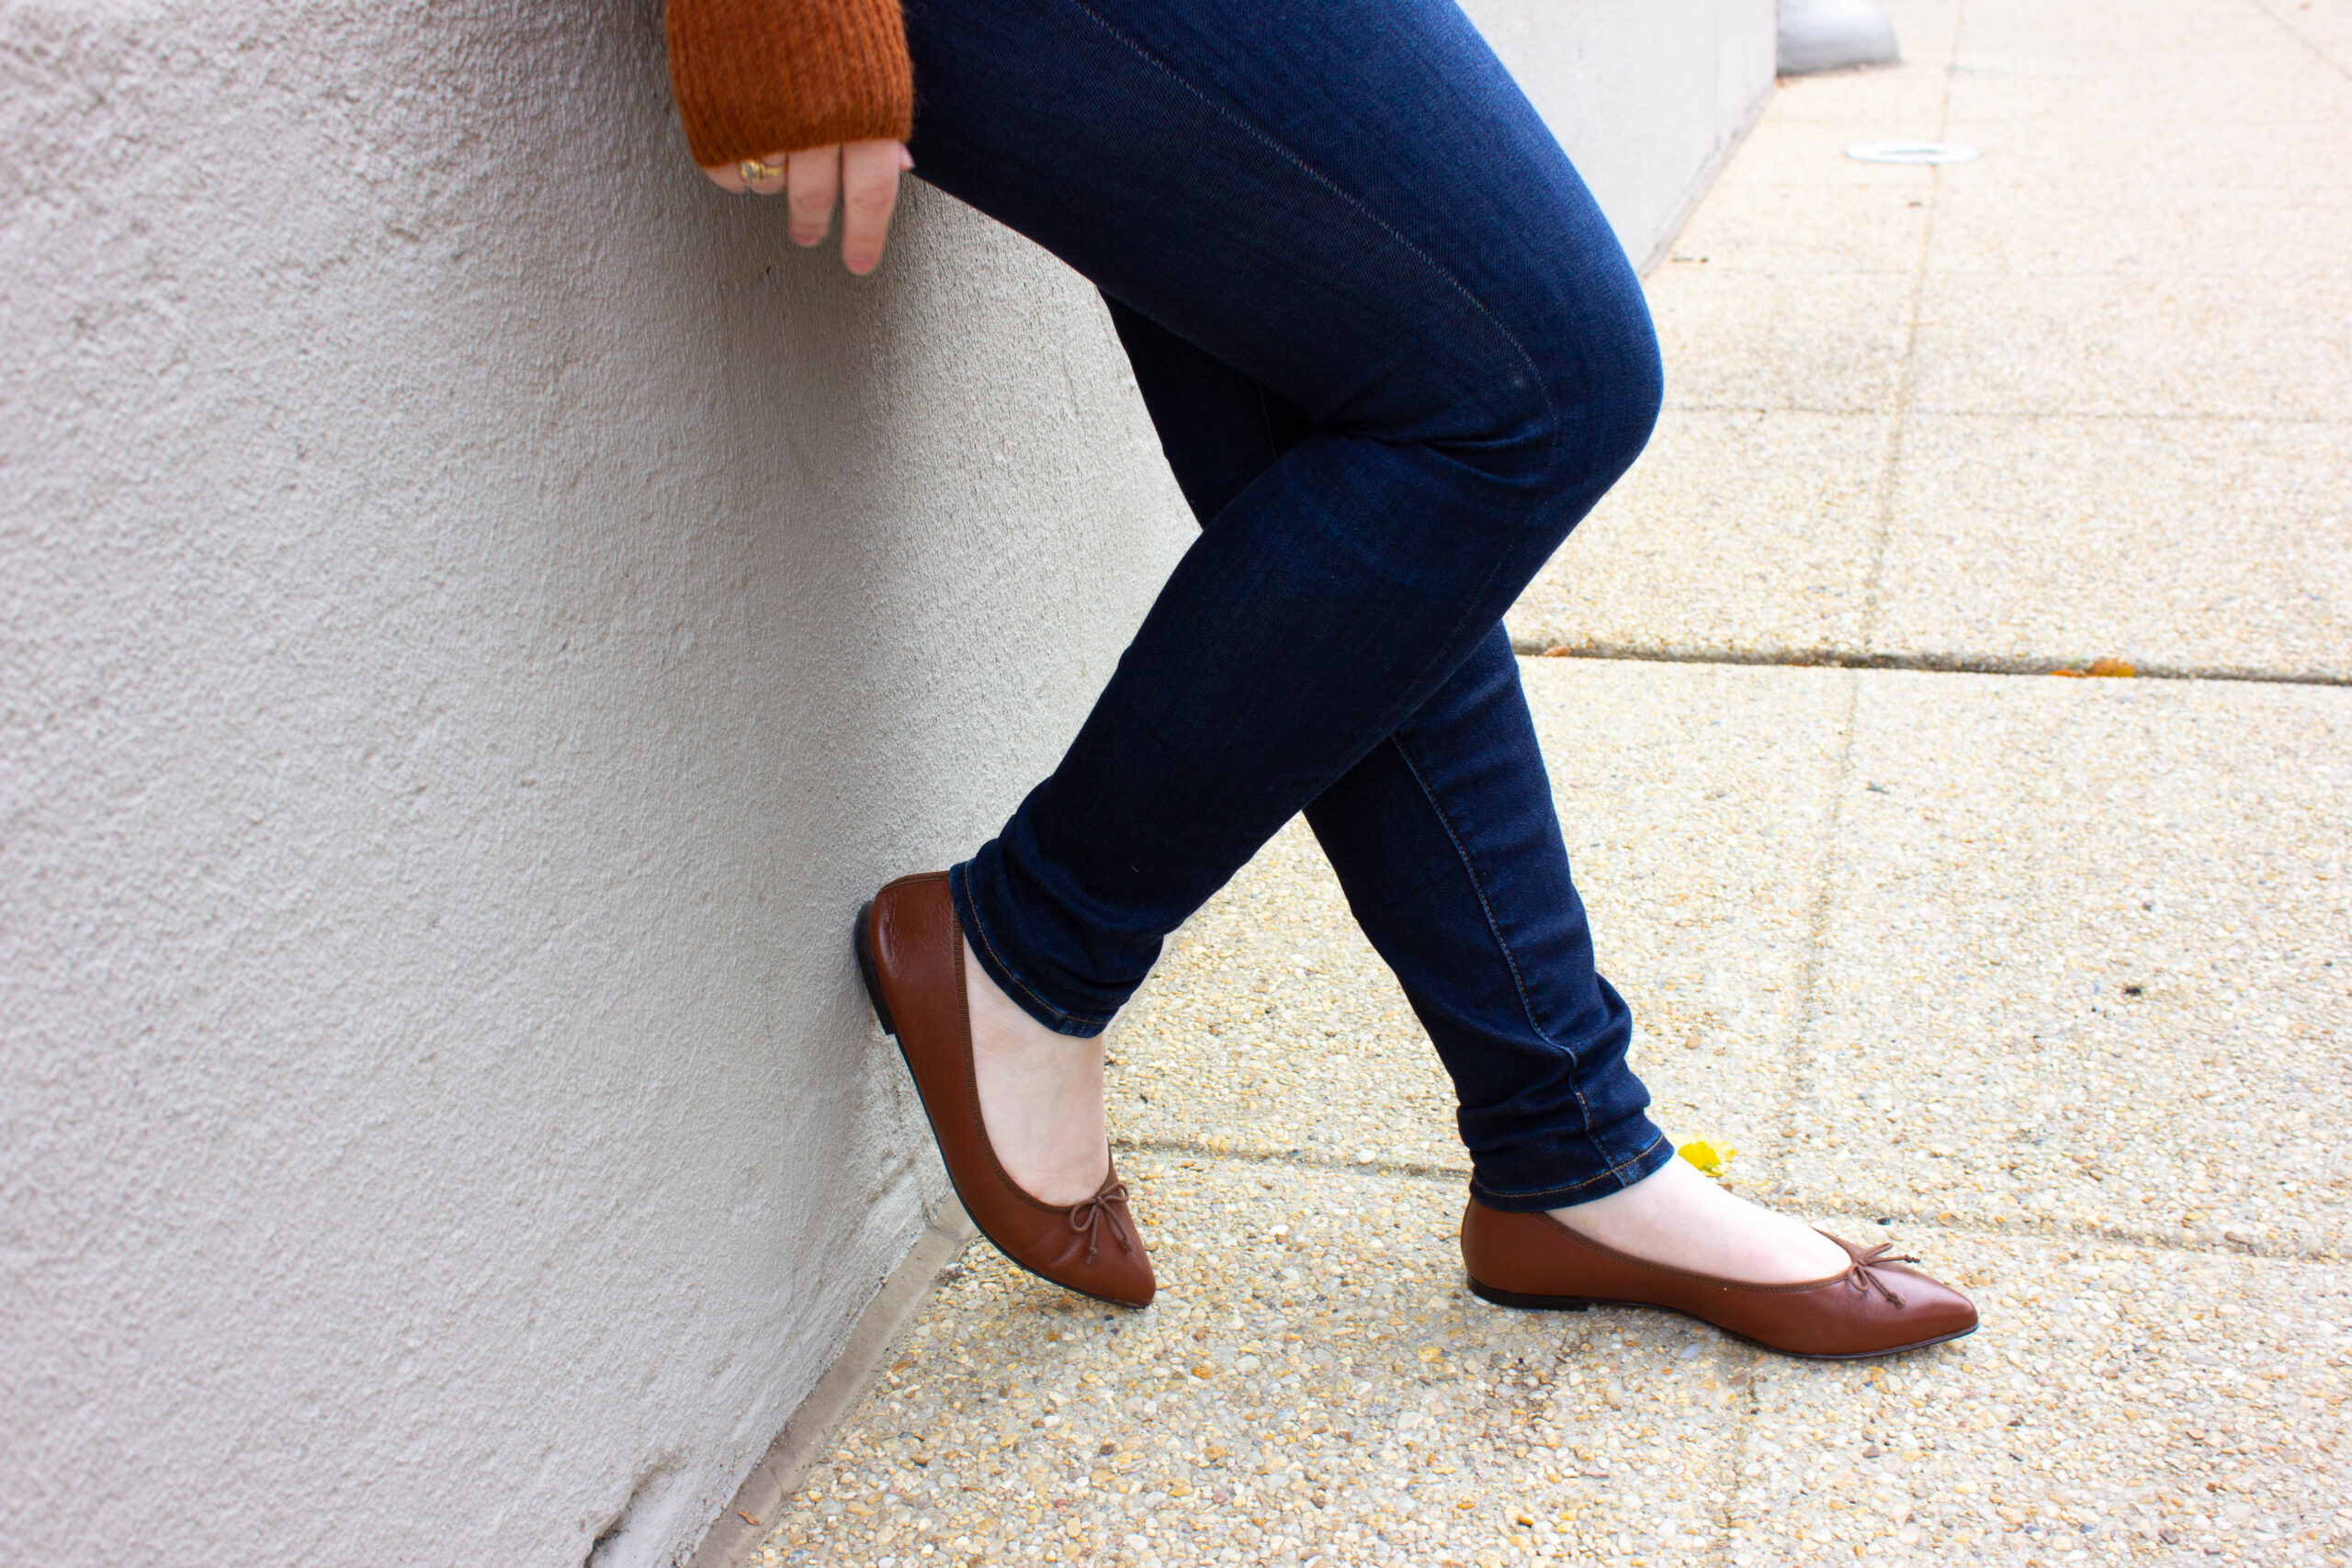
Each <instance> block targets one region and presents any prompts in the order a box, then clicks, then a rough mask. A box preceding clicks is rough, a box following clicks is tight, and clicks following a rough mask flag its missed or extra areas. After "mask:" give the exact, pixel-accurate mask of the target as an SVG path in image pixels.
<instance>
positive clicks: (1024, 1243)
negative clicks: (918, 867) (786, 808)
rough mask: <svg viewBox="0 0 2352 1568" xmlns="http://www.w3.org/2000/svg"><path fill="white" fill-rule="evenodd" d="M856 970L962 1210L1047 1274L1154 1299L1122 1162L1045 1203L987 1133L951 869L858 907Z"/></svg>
mask: <svg viewBox="0 0 2352 1568" xmlns="http://www.w3.org/2000/svg"><path fill="white" fill-rule="evenodd" d="M856 947H857V967H858V973H859V974H860V975H862V976H865V993H866V995H867V996H868V997H870V998H873V1001H874V1013H875V1016H876V1018H878V1019H880V1020H881V1021H882V1028H883V1030H884V1032H886V1033H888V1034H891V1035H894V1036H896V1037H897V1039H898V1042H899V1055H902V1056H904V1057H905V1058H906V1059H907V1070H908V1071H909V1072H910V1073H912V1074H913V1075H914V1080H915V1090H916V1092H917V1093H918V1094H920V1095H922V1108H923V1113H924V1114H925V1115H927V1116H929V1117H930V1118H931V1131H932V1135H933V1137H935V1138H937V1139H938V1140H939V1153H940V1156H941V1158H943V1159H944V1160H945V1161H946V1163H947V1176H948V1179H949V1180H951V1181H953V1182H954V1183H955V1184H956V1197H958V1198H960V1199H962V1200H963V1202H964V1212H965V1213H967V1214H969V1215H971V1216H972V1223H973V1224H976V1225H978V1227H979V1230H980V1234H981V1235H984V1236H987V1237H988V1238H989V1241H991V1242H993V1243H995V1244H996V1247H997V1250H998V1251H1000V1252H1001V1253H1003V1254H1004V1255H1005V1256H1006V1257H1007V1258H1012V1260H1013V1261H1014V1262H1015V1263H1018V1264H1020V1265H1021V1267H1023V1269H1028V1270H1029V1272H1031V1273H1032V1274H1035V1275H1036V1276H1037V1277H1038V1278H1040V1279H1042V1280H1051V1281H1052V1282H1053V1283H1055V1284H1057V1285H1059V1286H1062V1287H1063V1288H1064V1289H1066V1290H1071V1291H1076V1292H1079V1293H1080V1295H1086V1296H1092V1297H1093V1298H1094V1299H1095V1300H1097V1301H1103V1302H1110V1303H1114V1305H1118V1306H1132V1307H1140V1306H1148V1305H1150V1304H1151V1294H1152V1289H1153V1280H1152V1276H1151V1259H1150V1258H1148V1257H1147V1256H1146V1255H1145V1253H1144V1249H1143V1238H1142V1237H1141V1236H1140V1235H1137V1234H1136V1222H1135V1216H1134V1215H1133V1214H1131V1213H1128V1211H1127V1190H1126V1187H1125V1184H1124V1183H1122V1182H1121V1181H1120V1180H1119V1173H1118V1171H1117V1170H1115V1169H1114V1170H1113V1171H1112V1172H1111V1173H1110V1174H1109V1175H1108V1176H1106V1177H1104V1178H1103V1185H1102V1187H1101V1188H1100V1189H1099V1190H1096V1192H1095V1194H1094V1196H1093V1197H1091V1198H1089V1199H1088V1200H1086V1201H1084V1202H1082V1203H1071V1204H1058V1203H1043V1202H1039V1201H1037V1200H1036V1199H1035V1198H1032V1197H1031V1196H1029V1194H1028V1193H1026V1192H1023V1190H1021V1189H1020V1188H1019V1187H1018V1186H1016V1185H1014V1183H1013V1180H1012V1178H1011V1177H1010V1176H1007V1175H1006V1174H1005V1172H1004V1167H1003V1166H1002V1165H1001V1164H1000V1163H999V1162H998V1160H997V1157H996V1149H995V1147H994V1145H991V1144H990V1143H989V1133H988V1125H987V1123H986V1122H984V1121H982V1119H981V1117H980V1090H979V1083H978V1079H976V1078H975V1077H973V1074H972V1013H971V1009H970V1007H969V1006H968V1005H967V1000H966V998H965V993H964V932H963V929H962V928H961V927H960V926H959V925H957V924H956V906H955V902H954V900H952V899H951V898H950V897H948V895H947V874H946V873H944V872H929V873H925V874H922V875H919V876H902V877H900V878H899V880H898V881H896V882H893V883H891V884H890V885H889V886H888V887H885V888H883V889H882V891H881V892H879V893H877V894H876V895H875V896H874V901H873V902H872V903H871V904H868V905H867V906H865V908H863V909H860V910H859V911H858V912H857V931H856Z"/></svg>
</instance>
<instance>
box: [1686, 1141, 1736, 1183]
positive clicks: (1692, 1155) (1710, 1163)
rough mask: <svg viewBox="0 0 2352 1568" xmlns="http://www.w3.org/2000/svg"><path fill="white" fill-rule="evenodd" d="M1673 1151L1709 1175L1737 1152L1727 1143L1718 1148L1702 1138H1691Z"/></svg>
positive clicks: (1719, 1168) (1720, 1167)
mask: <svg viewBox="0 0 2352 1568" xmlns="http://www.w3.org/2000/svg"><path fill="white" fill-rule="evenodd" d="M1675 1152H1676V1153H1677V1154H1679V1155H1680V1156H1682V1157H1683V1158H1684V1159H1687V1160H1689V1161H1690V1162H1691V1164H1692V1165H1695V1166H1697V1167H1698V1168H1700V1169H1701V1170H1703V1171H1705V1172H1706V1173H1707V1174H1708V1175H1709V1176H1713V1175H1714V1174H1715V1172H1717V1171H1719V1170H1721V1169H1722V1168H1724V1161H1725V1160H1727V1159H1729V1158H1731V1156H1734V1155H1736V1154H1737V1153H1739V1151H1738V1150H1737V1149H1735V1148H1733V1147H1731V1146H1730V1145H1724V1147H1722V1148H1720V1149H1719V1148H1717V1147H1715V1145H1713V1144H1711V1143H1709V1142H1707V1140H1706V1139H1704V1138H1693V1139H1692V1140H1691V1142H1689V1143H1687V1144H1685V1145H1682V1146H1681V1147H1680V1148H1679V1149H1678V1150H1676V1151H1675Z"/></svg>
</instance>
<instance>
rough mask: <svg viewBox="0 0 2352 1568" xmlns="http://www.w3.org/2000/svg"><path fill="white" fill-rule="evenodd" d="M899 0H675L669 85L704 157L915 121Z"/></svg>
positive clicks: (668, 15) (898, 127) (868, 132)
mask: <svg viewBox="0 0 2352 1568" xmlns="http://www.w3.org/2000/svg"><path fill="white" fill-rule="evenodd" d="M663 21H664V26H665V30H666V31H667V32H668V34H669V38H670V90H671V92H673V94H675V95H676V96H677V100H678V118H679V119H681V120H682V121H684V124H685V128H686V146H687V148H688V150H689V151H690V152H692V153H693V154H694V160H695V163H697V164H732V163H735V162H737V161H738V160H741V159H744V158H756V157H759V156H760V155H762V154H763V153H767V152H796V151H797V150H799V149H800V148H803V147H822V146H826V145H828V144H829V143H831V142H835V141H865V140H867V139H869V138H874V137H885V138H893V139H896V140H898V141H905V140H906V138H907V136H908V134H909V133H910V131H911V130H913V127H914V76H913V72H912V71H911V70H910V68H909V66H908V63H907V32H906V24H905V21H904V19H903V18H902V17H900V15H899V0H667V10H666V12H665V14H664V17H663Z"/></svg>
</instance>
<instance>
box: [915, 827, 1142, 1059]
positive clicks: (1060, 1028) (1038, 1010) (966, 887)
mask: <svg viewBox="0 0 2352 1568" xmlns="http://www.w3.org/2000/svg"><path fill="white" fill-rule="evenodd" d="M965 864H967V863H959V864H956V865H952V866H950V867H948V868H947V895H948V897H950V898H952V899H953V900H955V904H956V924H958V925H960V926H962V927H963V928H964V939H965V940H966V941H967V942H970V943H971V944H972V956H973V957H975V958H977V959H978V960H979V961H980V967H981V968H983V969H985V970H987V971H988V975H989V979H991V980H993V981H995V982H996V987H997V989H998V990H1000V991H1002V992H1003V993H1004V994H1005V995H1006V996H1008V997H1011V998H1012V1000H1013V1002H1014V1004H1015V1005H1016V1006H1018V1007H1019V1008H1020V1009H1021V1010H1022V1011H1023V1012H1025V1013H1027V1014H1028V1015H1029V1016H1030V1017H1031V1018H1034V1019H1035V1020H1036V1021H1038V1022H1039V1023H1042V1024H1044V1025H1045V1026H1046V1028H1047V1029H1050V1030H1052V1031H1053V1032H1055V1033H1057V1034H1068V1035H1071V1036H1073V1037H1075V1038H1077V1039H1080V1040H1091V1039H1092V1038H1093V1037H1094V1036H1096V1035H1098V1034H1100V1033H1102V1032H1103V1031H1104V1030H1105V1029H1108V1028H1109V1027H1110V1026H1111V1020H1112V1019H1113V1018H1114V1017H1115V1016H1117V1015H1116V1014H1114V1013H1103V1014H1101V1015H1099V1016H1097V1015H1093V1014H1088V1013H1076V1012H1065V1011H1063V1010H1061V1009H1059V1008H1057V1007H1056V1006H1054V1004H1053V1003H1051V1002H1049V1001H1047V1000H1046V998H1043V997H1041V996H1039V995H1038V994H1037V990H1036V987H1034V986H1032V985H1030V984H1029V982H1028V981H1026V980H1024V979H1023V978H1022V977H1021V976H1020V975H1019V974H1018V973H1016V972H1015V971H1014V970H1013V969H1012V967H1011V966H1010V965H1008V964H1006V963H1005V959H1004V954H1003V953H1001V951H999V949H998V946H997V944H996V943H995V942H991V941H990V940H989V929H988V925H987V923H986V922H985V921H983V920H982V919H980V911H979V906H978V905H977V904H975V903H974V902H973V901H972V887H971V879H970V878H969V877H968V876H967V875H966V874H965Z"/></svg>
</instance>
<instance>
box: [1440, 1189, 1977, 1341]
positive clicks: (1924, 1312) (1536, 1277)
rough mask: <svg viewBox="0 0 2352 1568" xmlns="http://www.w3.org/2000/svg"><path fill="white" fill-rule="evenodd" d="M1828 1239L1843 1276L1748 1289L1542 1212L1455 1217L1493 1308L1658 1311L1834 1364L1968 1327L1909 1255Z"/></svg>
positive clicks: (1949, 1295)
mask: <svg viewBox="0 0 2352 1568" xmlns="http://www.w3.org/2000/svg"><path fill="white" fill-rule="evenodd" d="M1820 1234H1822V1235H1829V1233H1828V1232H1826V1231H1823V1232H1822V1233H1820ZM1829 1239H1830V1240H1832V1241H1834V1242H1837V1243H1838V1246H1839V1247H1844V1248H1845V1249H1846V1256H1847V1257H1848V1258H1850V1259H1851V1260H1852V1261H1851V1262H1850V1263H1849V1265H1848V1266H1847V1269H1846V1271H1845V1272H1844V1273H1842V1274H1832V1275H1830V1276H1829V1277H1828V1278H1827V1279H1826V1280H1805V1281H1803V1282H1801V1283H1798V1284H1793V1285H1751V1284H1747V1283H1744V1282H1742V1281H1740V1280H1719V1279H1716V1278H1714V1277H1713V1276H1712V1275H1708V1274H1693V1273H1690V1272H1687V1271H1686V1270H1683V1269H1668V1268H1666V1267H1664V1266H1663V1265H1661V1264H1656V1263H1645V1262H1644V1261H1642V1259H1640V1258H1634V1257H1631V1256H1629V1255H1627V1254H1625V1253H1623V1252H1619V1251H1618V1250H1617V1249H1616V1248H1614V1247H1604V1246H1602V1245H1601V1244H1600V1243H1599V1242H1597V1241H1594V1240H1592V1239H1591V1238H1589V1237H1588V1236H1582V1235H1577V1233H1576V1232H1575V1231H1573V1230H1571V1229H1569V1228H1568V1227H1567V1226H1566V1225H1564V1224H1561V1223H1560V1222H1559V1221H1557V1220H1555V1219H1554V1218H1553V1217H1552V1216H1551V1215H1549V1214H1544V1213H1534V1214H1515V1213H1505V1212H1504V1211H1502V1210H1499V1209H1489V1208H1488V1207H1487V1206H1486V1205H1485V1204H1484V1203H1481V1202H1479V1201H1477V1200H1476V1198H1473V1199H1472V1200H1471V1201H1470V1207H1469V1208H1468V1210H1467V1211H1465V1212H1464V1214H1463V1216H1462V1261H1463V1263H1464V1266H1465V1267H1466V1268H1467V1269H1468V1270H1469V1274H1470V1289H1471V1291H1472V1292H1474V1293H1475V1294H1477V1295H1479V1296H1483V1297H1485V1298H1486V1299H1487V1301H1490V1302H1493V1303H1496V1304H1497V1305H1498V1306H1508V1307H1549V1308H1554V1309H1556V1310H1560V1311H1566V1312H1582V1311H1583V1310H1584V1309H1585V1308H1587V1307H1589V1306H1594V1305H1599V1306H1652V1307H1664V1308H1666V1309H1667V1310H1668V1311H1669V1312H1679V1313H1682V1314H1687V1315H1689V1316H1691V1317H1695V1318H1697V1319H1699V1320H1700V1321H1701V1322H1702V1323H1711V1324H1713V1325H1715V1326H1716V1327H1717V1328H1720V1329H1722V1330H1724V1332H1725V1333H1727V1334H1735V1335H1737V1336H1738V1337H1740V1338H1742V1339H1746V1340H1747V1341H1749V1342H1750V1343H1752V1344H1757V1345H1761V1346H1762V1347H1764V1348H1766V1349H1767V1350H1778V1351H1780V1352H1781V1354H1782V1355H1784V1356H1808V1357H1813V1358H1815V1359H1823V1360H1838V1361H1842V1360H1852V1359H1858V1358H1860V1357H1865V1356H1892V1355H1894V1354H1896V1353H1897V1352H1898V1351H1903V1350H1917V1349H1920V1348H1923V1347H1926V1346H1928V1345H1940V1344H1942V1343H1943V1342H1944V1341H1945V1340H1947V1339H1957V1338H1959V1337H1961V1336H1962V1335H1963V1334H1973V1333H1974V1332H1975V1331H1976V1308H1975V1306H1974V1305H1973V1303H1971V1302H1970V1301H1969V1299H1968V1298H1967V1297H1966V1296H1963V1295H1962V1294H1961V1293H1960V1292H1958V1291H1955V1290H1953V1289H1952V1288H1951V1286H1950V1285H1947V1284H1944V1283H1943V1282H1941V1281H1940V1280H1933V1279H1930V1278H1929V1277H1928V1276H1927V1275H1925V1274H1922V1273H1920V1272H1919V1271H1918V1270H1917V1269H1907V1268H1905V1267H1904V1265H1905V1264H1906V1263H1916V1262H1917V1261H1918V1259H1917V1258H1893V1257H1890V1256H1888V1254H1889V1252H1890V1250H1891V1248H1892V1247H1893V1244H1892V1243H1890V1242H1881V1243H1879V1244H1878V1245H1877V1246H1876V1247H1869V1248H1867V1249H1865V1248H1863V1247H1856V1246H1855V1245H1854V1244H1853V1243H1852V1242H1850V1241H1845V1240H1841V1239H1840V1238H1838V1237H1837V1236H1834V1235H1832V1236H1829Z"/></svg>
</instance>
